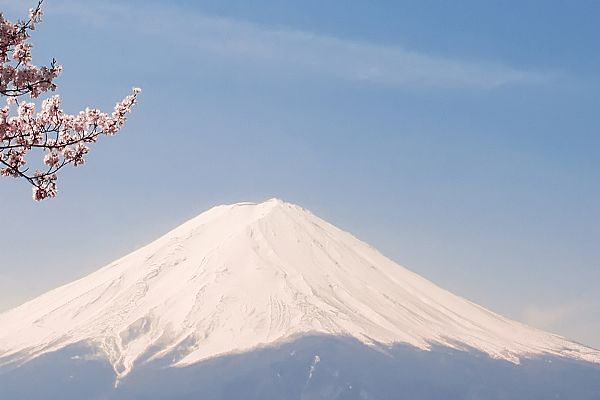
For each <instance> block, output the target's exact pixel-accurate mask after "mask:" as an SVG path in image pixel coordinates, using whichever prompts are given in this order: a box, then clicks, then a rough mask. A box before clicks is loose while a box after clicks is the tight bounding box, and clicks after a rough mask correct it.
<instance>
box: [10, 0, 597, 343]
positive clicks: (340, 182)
mask: <svg viewBox="0 0 600 400" xmlns="http://www.w3.org/2000/svg"><path fill="white" fill-rule="evenodd" d="M26 3H27V2H23V1H16V0H11V1H0V5H1V6H2V9H4V10H5V13H6V14H7V16H10V17H15V16H18V15H21V10H22V12H25V9H26V8H28V7H29V6H30V5H29V4H26ZM30 3H31V5H33V2H30ZM45 11H46V16H45V21H44V22H43V24H41V25H40V26H39V27H38V29H37V30H36V32H35V33H34V36H33V43H34V44H35V45H36V47H35V48H34V51H35V53H34V57H35V61H36V62H38V63H40V64H42V63H45V62H47V60H50V59H51V58H52V57H55V58H57V59H58V60H59V62H60V63H61V64H62V65H63V67H64V73H63V76H62V77H61V78H60V80H59V89H60V94H61V95H62V97H63V104H64V107H65V109H66V110H67V111H69V112H76V111H78V110H79V109H81V108H83V107H85V106H98V107H101V108H104V109H108V108H111V107H112V105H113V104H114V102H115V101H117V100H119V99H120V98H121V97H122V96H124V95H125V94H127V93H128V91H129V89H130V88H131V87H132V86H140V87H142V89H143V93H142V95H141V98H140V102H139V105H138V107H137V108H136V110H135V112H134V113H133V114H132V116H131V118H130V120H129V122H128V124H127V126H126V127H125V128H124V129H123V131H122V132H121V133H120V134H119V136H117V137H115V138H111V139H108V138H105V139H106V140H102V141H101V142H100V143H99V144H98V145H97V146H96V147H95V149H93V151H92V153H91V154H90V156H89V158H88V164H87V165H86V166H85V167H84V168H81V169H70V170H68V171H65V173H64V174H63V176H62V180H61V181H59V185H60V187H59V189H60V196H59V197H58V198H57V199H56V200H51V201H46V202H43V203H41V204H36V203H34V202H33V201H31V200H30V188H29V187H27V185H26V184H25V183H23V182H18V181H11V180H8V179H6V178H5V179H3V181H2V184H1V185H0V202H1V203H2V205H3V208H4V209H5V210H6V211H5V215H6V216H5V217H4V218H3V219H2V226H3V229H2V230H1V232H0V249H1V253H0V254H1V255H2V256H1V258H0V310H5V309H8V308H10V307H12V306H15V305H17V304H19V303H21V302H23V301H25V300H27V299H29V298H31V297H33V296H35V295H37V294H40V293H42V292H44V291H46V290H48V289H50V288H53V287H55V286H57V285H59V284H62V283H66V282H68V281H70V280H72V279H75V278H77V277H80V276H83V275H85V274H87V273H89V272H91V271H93V270H95V269H97V268H98V267H100V266H102V265H103V264H105V263H108V262H110V261H112V260H113V259H115V258H117V257H120V256H122V255H125V254H127V253H128V252H130V251H132V250H134V249H135V248H138V247H139V246H141V245H143V244H145V243H147V242H148V241H150V240H152V239H154V238H156V237H157V236H159V235H160V234H162V233H164V232H166V231H167V230H168V229H170V228H172V227H174V226H177V225H178V224H180V223H181V222H183V221H185V220H186V219H188V218H191V217H193V216H195V215H196V214H198V213H200V212H202V211H203V210H205V209H207V208H209V207H211V206H213V205H217V204H221V203H232V202H239V201H246V200H254V201H260V200H264V199H267V198H270V197H280V198H283V199H285V200H287V201H290V202H293V203H297V204H300V205H302V206H304V207H307V208H309V209H311V210H312V211H313V212H315V213H316V214H317V215H320V216H321V217H323V218H325V219H327V220H329V221H330V222H333V223H334V224H336V225H338V226H340V227H342V228H344V229H346V230H348V231H351V232H352V233H354V234H355V235H356V236H358V237H359V238H361V239H363V240H365V241H367V242H369V243H371V244H373V245H374V246H375V247H377V248H379V249H380V250H381V251H382V252H383V253H384V254H386V255H388V256H390V257H391V258H393V259H395V260H396V261H398V262H399V263H401V264H403V265H405V266H407V267H409V268H410V269H412V270H414V271H415V272H417V273H419V274H421V275H423V276H425V277H427V278H428V279H431V280H433V281H434V282H435V283H437V284H439V285H440V286H442V287H444V288H447V289H449V290H451V291H453V292H455V293H457V294H460V295H462V296H464V297H467V298H469V299H470V300H473V301H475V302H477V303H480V304H482V305H484V306H486V307H488V308H491V309H493V310H494V311H497V312H500V313H502V314H505V315H507V316H510V317H513V318H516V319H518V320H521V321H524V322H527V323H529V324H532V325H535V326H538V327H540V328H544V329H548V330H551V331H554V332H557V333H560V334H563V335H566V336H568V337H570V338H573V339H576V340H578V341H581V342H583V343H586V344H589V345H593V346H595V347H597V348H600V294H599V292H600V291H598V290H597V288H598V283H599V282H600V246H599V245H598V243H600V223H599V222H600V157H598V155H599V153H600V113H599V111H598V105H599V104H600V90H599V89H600V74H599V72H598V71H600V42H599V41H598V39H597V38H598V37H600V28H599V27H598V24H597V21H598V19H599V18H600V3H598V2H596V1H575V2H568V3H567V2H559V1H519V2H516V1H515V2H506V1H486V2H481V1H461V2H443V1H414V2H403V1H379V2H364V1H351V0H350V1H328V2H322V1H312V0H307V1H303V2H291V1H254V2H247V1H228V2H222V1H171V2H166V1H137V0H136V1H128V2H116V1H115V2H111V1H103V2H76V1H66V0H46V3H45Z"/></svg>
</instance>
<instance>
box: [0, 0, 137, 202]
mask: <svg viewBox="0 0 600 400" xmlns="http://www.w3.org/2000/svg"><path fill="white" fill-rule="evenodd" d="M42 1H43V0H42ZM42 1H40V2H39V3H38V6H37V7H36V8H34V9H31V10H30V12H29V19H28V20H27V21H18V22H17V23H12V22H10V21H8V20H6V19H5V18H4V17H3V16H2V15H1V14H0V94H2V95H3V96H5V97H6V104H5V105H4V106H3V107H2V108H0V175H3V176H12V177H17V178H25V179H26V180H27V181H29V183H31V185H32V189H33V198H34V199H35V200H42V199H45V198H48V197H54V196H56V179H57V172H58V171H59V170H60V169H61V168H62V167H64V166H65V165H69V164H71V165H73V166H79V165H82V164H84V163H85V155H86V154H87V153H88V152H89V150H90V149H89V144H91V143H94V142H96V141H97V140H98V137H99V136H100V135H109V136H112V135H114V134H116V133H117V132H118V131H119V130H120V129H121V127H122V126H123V124H124V123H125V120H126V115H127V114H128V113H129V112H130V111H131V108H132V107H133V105H134V104H135V103H136V100H137V96H138V94H139V93H140V89H139V88H134V89H133V93H132V94H131V95H129V96H126V97H125V98H124V99H123V100H121V101H120V102H118V103H117V104H116V105H115V108H114V110H113V112H112V113H111V114H108V113H105V112H102V111H100V110H98V109H95V108H86V109H85V110H83V111H81V112H80V113H79V114H75V115H71V114H67V113H65V112H64V111H63V110H62V108H61V100H60V97H59V96H57V95H55V96H51V97H48V98H46V99H44V100H43V101H42V103H41V107H40V109H39V110H38V109H37V107H36V104H35V103H34V102H28V101H26V99H25V98H26V97H29V98H31V99H33V100H35V99H37V98H38V97H39V96H40V95H41V94H43V93H45V92H48V91H54V90H55V89H56V85H55V84H54V82H53V81H54V79H55V78H56V77H58V76H59V74H60V73H61V71H62V68H61V66H59V65H57V64H56V62H55V61H54V60H53V61H52V63H51V65H50V66H49V67H38V66H36V65H34V64H32V55H31V48H32V45H31V43H29V33H28V32H29V31H31V30H34V29H35V25H36V24H37V23H38V22H40V21H41V16H42V10H41V4H42ZM34 150H35V151H37V152H38V153H41V155H42V157H41V158H42V160H41V161H40V162H39V164H40V167H39V168H38V169H36V170H34V171H33V172H30V169H29V166H28V161H27V159H26V157H27V155H28V154H30V152H32V151H34Z"/></svg>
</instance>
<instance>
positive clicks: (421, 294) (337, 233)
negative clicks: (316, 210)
mask: <svg viewBox="0 0 600 400" xmlns="http://www.w3.org/2000/svg"><path fill="white" fill-rule="evenodd" d="M0 326H2V327H3V329H2V331H0V364H2V363H3V362H4V363H7V362H20V361H24V360H28V359H31V358H34V357H37V356H39V355H41V354H44V353H47V352H50V351H54V350H57V349H60V348H63V347H65V346H68V345H70V344H75V343H87V344H90V345H93V346H95V347H97V348H98V349H99V350H100V351H101V352H102V353H104V354H105V355H106V357H107V358H108V360H109V361H110V362H111V364H112V365H113V367H114V369H115V372H116V373H117V374H118V376H124V375H126V374H128V373H129V372H130V371H131V369H132V368H133V366H134V364H135V363H136V362H138V361H139V360H141V359H142V357H143V358H144V359H147V358H149V359H150V360H152V359H160V358H166V357H168V359H169V360H170V362H172V363H173V364H174V365H188V364H192V363H196V362H198V361H201V360H205V359H207V358H211V357H217V356H220V355H223V354H227V353H232V352H244V351H248V350H250V349H253V348H256V347H260V346H268V345H273V344H274V343H279V342H281V341H285V340H289V339H291V338H293V337H297V336H298V335H306V334H313V333H317V334H326V335H336V336H348V337H353V338H356V339H358V340H360V341H362V342H364V343H367V344H372V345H391V344H394V343H405V344H409V345H413V346H416V347H418V348H420V349H424V350H427V349H429V348H430V347H431V346H433V345H444V346H449V347H452V348H461V349H467V348H474V349H477V350H479V351H482V352H484V353H487V354H489V355H490V356H491V357H494V358H500V359H506V360H509V361H511V362H518V361H519V359H520V358H521V357H528V356H532V355H540V354H551V355H558V356H563V357H570V358H575V359H581V360H586V361H595V362H600V352H598V351H596V350H593V349H590V348H587V347H585V346H581V345H579V344H576V343H573V342H570V341H568V340H566V339H564V338H561V337H559V336H556V335H552V334H549V333H545V332H541V331H538V330H535V329H532V328H529V327H527V326H525V325H523V324H520V323H518V322H515V321H511V320H508V319H506V318H503V317H501V316H499V315H497V314H495V313H493V312H491V311H488V310H485V309H483V308H482V307H479V306H477V305H476V304H473V303H471V302H469V301H467V300H465V299H462V298H460V297H458V296H455V295H453V294H451V293H449V292H447V291H445V290H443V289H441V288H439V287H437V286H436V285H434V284H433V283H431V282H429V281H427V280H425V279H423V278H421V277H420V276H418V275H416V274H414V273H413V272H410V271H408V270H407V269H405V268H404V267H402V266H400V265H398V264H396V263H394V262H393V261H391V260H389V259H388V258H386V257H384V256H383V255H381V254H380V253H379V252H377V251H376V250H374V249H373V248H372V247H371V246H369V245H367V244H365V243H363V242H361V241H360V240H358V239H356V238H355V237H353V236H352V235H350V234H349V233H346V232H344V231H342V230H340V229H338V228H336V227H335V226H333V225H331V224H329V223H327V222H325V221H323V220H322V219H320V218H318V217H316V216H315V215H313V214H312V213H310V212H308V211H306V210H304V209H302V208H301V207H299V206H295V205H293V204H290V203H286V202H284V201H282V200H279V199H270V200H267V201H265V202H262V203H237V204H232V205H225V206H218V207H214V208H212V209H210V210H208V211H206V212H204V213H202V214H201V215H199V216H198V217H196V218H193V219H191V220H190V221H188V222H186V223H184V224H183V225H181V226H179V227H178V228H175V229H174V230H172V231H171V232H169V233H167V234H166V235H164V236H163V237H161V238H159V239H158V240H156V241H154V242H152V243H150V244H149V245H147V246H145V247H143V248H141V249H139V250H137V251H135V252H133V253H131V254H129V255H128V256H125V257H123V258H121V259H119V260H117V261H115V262H113V263H111V264H109V265H107V266H106V267H104V268H101V269H100V270H98V271H96V272H94V273H92V274H90V275H88V276H86V277H84V278H82V279H80V280H77V281H75V282H72V283H70V284H67V285H65V286H62V287H60V288H57V289H55V290H52V291H50V292H48V293H46V294H44V295H42V296H40V297H38V298H36V299H34V300H32V301H30V302H28V303H25V304H23V305H22V306H20V307H17V308H15V309H13V310H11V311H8V312H6V313H4V314H0ZM5 327H6V328H5Z"/></svg>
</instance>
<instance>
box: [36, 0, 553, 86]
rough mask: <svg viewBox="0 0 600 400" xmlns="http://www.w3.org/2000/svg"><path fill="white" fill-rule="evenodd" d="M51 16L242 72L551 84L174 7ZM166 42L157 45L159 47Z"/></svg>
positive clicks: (545, 76)
mask: <svg viewBox="0 0 600 400" xmlns="http://www.w3.org/2000/svg"><path fill="white" fill-rule="evenodd" d="M47 7H48V8H49V9H50V10H49V11H48V13H57V12H58V13H62V14H70V15H72V16H76V17H79V18H82V19H84V20H85V21H86V23H95V24H99V25H104V26H107V27H108V26H110V27H111V28H113V29H122V30H128V31H131V30H135V31H136V32H137V33H141V34H144V35H148V36H149V37H150V38H151V39H149V40H152V41H160V42H163V41H166V42H168V43H169V44H170V45H179V46H186V47H187V48H188V49H189V51H190V53H195V54H196V55H203V56H210V57H213V58H214V57H217V58H218V57H221V58H226V59H229V60H230V61H232V62H236V63H237V64H239V65H242V66H243V65H248V64H247V63H252V64H253V65H258V66H259V67H261V66H262V67H264V68H267V69H269V68H276V69H277V70H278V71H282V70H283V71H286V70H287V71H292V72H293V73H294V74H296V73H298V72H301V73H305V74H314V75H317V76H324V77H328V78H334V79H341V80H347V81H357V82H372V83H375V84H380V85H388V86H401V87H411V88H453V87H458V88H463V87H466V88H475V89H488V88H495V87H499V86H505V85H522V84H540V83H544V82H548V81H549V80H551V79H553V75H552V74H550V73H545V72H537V71H529V70H524V69H519V68H515V67H510V66H506V65H499V64H495V63H489V62H483V61H482V62H478V61H473V60H461V59H458V58H457V59H453V58H447V57H441V56H436V55H433V54H427V53H424V52H418V51H411V50H408V49H406V48H403V47H400V46H383V45H379V44H372V43H365V42H357V41H351V40H345V39H340V38H335V37H330V36H324V35H318V34H313V33H309V32H302V31H298V30H292V29H275V28H271V27H265V26H262V25H258V24H254V23H250V22H246V21H240V20H235V19H229V18H221V17H214V16H206V15H202V14H197V13H189V12H184V11H183V10H180V9H177V8H175V7H173V6H158V5H145V6H144V7H135V6H133V5H128V4H124V3H113V2H93V3H87V2H86V3H82V2H72V1H69V0H65V1H55V2H53V3H49V4H48V5H47ZM159 44H160V43H156V44H155V45H156V46H157V47H159Z"/></svg>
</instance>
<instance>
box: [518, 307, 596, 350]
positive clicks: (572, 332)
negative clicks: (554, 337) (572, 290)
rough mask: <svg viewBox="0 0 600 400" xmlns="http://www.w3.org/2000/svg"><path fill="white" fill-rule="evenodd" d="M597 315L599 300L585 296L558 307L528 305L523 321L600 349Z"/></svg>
mask: <svg viewBox="0 0 600 400" xmlns="http://www.w3.org/2000/svg"><path fill="white" fill-rule="evenodd" d="M597 315H600V306H599V305H598V301H597V299H596V298H595V297H585V296H584V297H581V298H578V299H574V300H573V301H571V302H567V303H563V304H558V305H552V304H545V305H543V306H540V305H533V304H531V305H528V306H527V307H525V308H524V309H523V312H522V320H523V321H524V322H525V323H527V324H528V325H531V326H535V327H537V328H541V329H545V330H549V331H552V332H564V334H566V335H567V336H569V337H570V338H571V339H575V340H578V341H580V342H582V343H584V344H586V345H588V346H593V347H596V348H600V339H599V338H598V334H597V332H598V329H600V320H598V318H596V316H597Z"/></svg>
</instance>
